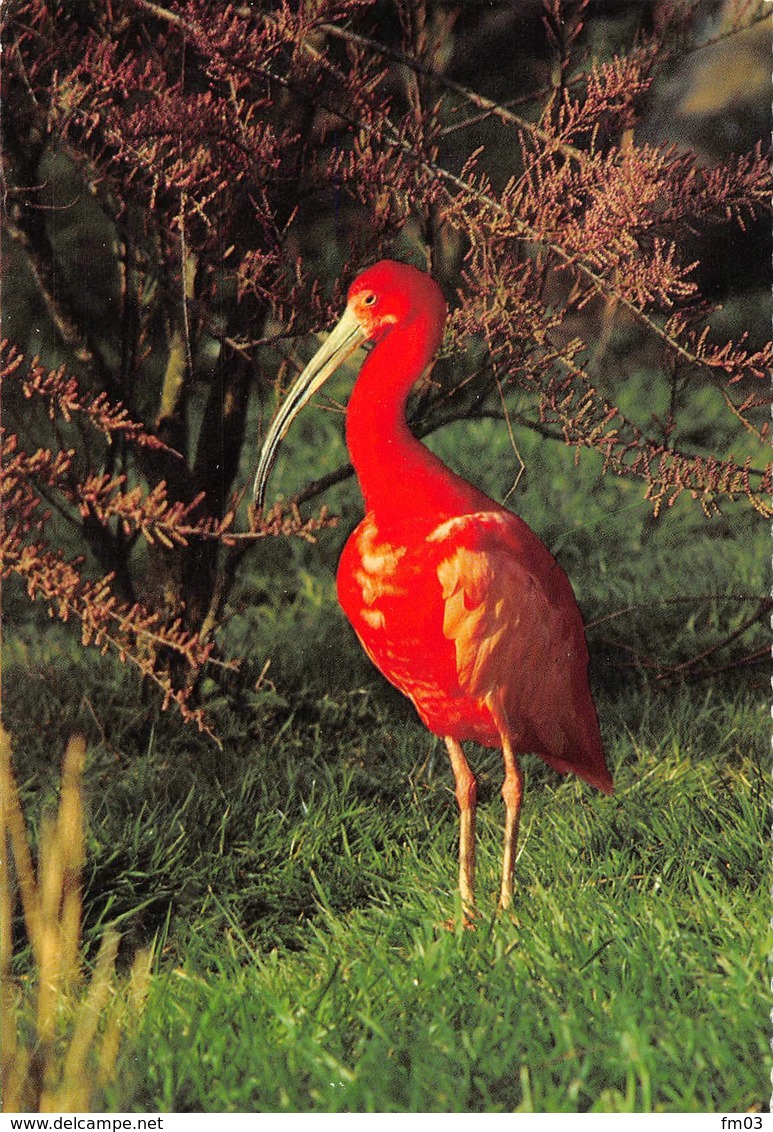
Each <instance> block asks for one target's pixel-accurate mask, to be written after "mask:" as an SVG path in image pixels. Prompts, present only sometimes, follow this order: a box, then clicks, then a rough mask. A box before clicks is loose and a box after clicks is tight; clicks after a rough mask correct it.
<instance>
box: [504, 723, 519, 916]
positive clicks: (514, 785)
mask: <svg viewBox="0 0 773 1132" xmlns="http://www.w3.org/2000/svg"><path fill="white" fill-rule="evenodd" d="M502 755H503V757H504V760H505V780H504V782H503V783H502V797H503V798H504V801H505V848H504V853H503V855H502V888H501V890H500V893H499V907H500V908H509V907H510V904H511V903H512V900H513V873H514V871H515V848H516V845H517V843H518V823H519V821H520V818H521V800H522V798H523V771H522V770H521V768H520V766H519V764H518V757H517V755H516V754H515V752H514V751H513V747H512V744H511V742H510V738H509V736H508V735H507V733H506V732H504V731H503V732H502Z"/></svg>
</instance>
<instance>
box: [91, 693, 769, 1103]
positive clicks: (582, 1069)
mask: <svg viewBox="0 0 773 1132" xmlns="http://www.w3.org/2000/svg"><path fill="white" fill-rule="evenodd" d="M723 718H724V724H722V725H721V726H722V727H724V729H725V731H726V733H725V742H724V743H723V744H721V745H717V726H718V724H719V719H718V713H717V711H716V710H715V709H714V708H713V707H712V704H711V702H710V701H709V702H705V701H704V702H703V703H700V702H698V703H695V702H693V701H692V699H690V698H689V697H686V696H683V695H682V696H679V697H677V698H676V700H675V701H674V702H673V703H672V704H671V705H669V710H668V712H667V713H666V714H665V716H664V715H663V714H662V713H659V714H658V721H657V724H656V723H655V722H654V721H652V720H644V721H642V724H641V727H640V729H639V733H638V735H637V736H635V737H633V738H634V746H635V751H636V753H635V756H634V757H633V758H631V757H630V755H627V756H626V761H625V763H624V764H623V765H622V766H619V767H618V774H617V782H618V793H617V795H616V796H615V797H614V798H602V797H600V796H599V795H596V794H594V793H593V792H591V791H590V790H588V789H586V788H583V787H580V786H579V785H577V784H576V783H574V782H570V781H565V782H559V781H558V780H557V779H555V778H553V777H551V778H550V779H549V780H546V781H543V782H537V783H535V784H534V787H533V790H532V791H531V792H530V793H529V794H528V795H527V804H526V809H525V814H524V831H525V832H524V838H523V851H522V855H521V858H520V860H519V865H518V896H517V901H516V907H515V912H514V914H513V915H512V916H511V915H505V916H500V917H497V916H495V915H494V914H493V910H494V889H495V886H496V873H497V868H498V851H499V819H500V814H499V807H498V803H497V799H496V798H494V797H492V796H491V795H492V794H493V793H494V791H493V788H492V787H493V783H492V782H491V781H490V779H491V778H493V777H494V776H495V768H494V766H493V765H490V764H489V765H487V766H486V767H485V770H486V778H485V781H486V782H487V786H488V789H487V791H486V793H487V795H488V796H487V797H486V798H485V799H484V803H483V817H484V820H483V822H482V830H481V867H480V873H481V905H482V919H481V922H480V924H479V925H478V928H477V930H476V931H464V930H461V929H457V930H455V931H449V930H447V929H446V928H444V927H442V926H440V925H441V922H442V921H443V920H444V918H445V917H446V916H448V914H449V913H450V912H453V911H454V908H453V895H452V890H453V874H454V865H453V848H454V840H455V814H454V804H453V798H452V796H451V794H450V790H449V788H448V785H447V782H444V781H440V780H439V778H440V777H443V778H444V777H445V775H443V776H436V775H434V774H433V775H431V776H429V777H427V775H426V772H424V773H423V774H421V773H419V772H418V770H417V768H416V767H414V768H413V774H412V775H411V774H409V776H408V777H409V778H410V779H411V781H412V790H410V791H408V790H406V791H405V792H404V793H403V796H402V797H395V796H394V795H392V796H391V797H385V796H384V795H383V794H382V795H381V796H379V793H378V790H377V789H376V790H371V791H370V792H369V793H370V797H368V798H367V799H366V798H365V790H364V789H363V785H364V784H361V785H358V778H357V776H356V775H355V774H354V773H353V772H352V769H351V768H346V767H339V768H337V769H336V770H335V771H333V772H330V777H329V778H328V780H327V782H326V783H325V786H326V788H325V789H324V790H321V791H320V792H319V793H317V794H314V793H310V794H309V795H307V797H306V799H305V802H304V804H303V805H301V797H300V795H299V796H298V797H297V800H296V801H297V805H296V806H295V807H293V806H288V810H286V811H285V814H286V815H287V816H286V817H284V818H281V817H279V816H278V815H277V814H276V812H275V814H274V816H273V817H269V818H268V820H263V819H261V820H257V821H256V835H255V837H254V838H253V839H251V841H250V842H249V843H247V842H244V843H241V844H239V843H238V842H237V843H236V844H234V845H232V846H230V847H229V849H228V853H229V855H230V856H232V857H233V858H235V859H237V860H240V861H241V868H242V877H243V884H244V887H242V888H240V889H239V890H236V889H235V888H234V886H233V885H232V886H231V887H229V888H227V889H226V890H225V891H222V890H221V891H219V892H218V891H215V890H213V893H212V895H211V898H210V904H209V911H208V915H207V917H205V918H207V919H208V921H209V929H210V930H209V931H207V932H205V933H204V934H203V935H202V933H201V931H200V929H199V928H197V929H196V932H195V934H194V933H191V936H190V940H189V942H187V943H186V945H185V946H184V947H183V949H182V953H181V955H180V961H179V962H178V963H176V964H175V965H169V966H168V967H167V968H166V969H165V970H164V972H163V974H161V975H159V977H158V979H157V980H156V982H155V984H154V987H153V990H152V992H151V999H150V1004H149V1007H148V1012H147V1016H146V1023H145V1030H144V1033H143V1036H142V1041H141V1044H140V1046H139V1048H133V1049H131V1051H129V1056H127V1066H126V1070H125V1073H124V1074H123V1075H122V1080H123V1087H122V1089H121V1090H120V1091H119V1092H118V1094H117V1095H115V1096H114V1097H113V1098H112V1101H113V1103H114V1104H115V1105H116V1106H117V1107H121V1106H123V1107H131V1106H132V1104H137V1103H138V1102H140V1103H142V1104H146V1105H147V1106H148V1107H151V1108H154V1107H162V1108H167V1109H170V1110H193V1111H199V1110H209V1111H218V1110H236V1111H239V1110H241V1111H251V1110H255V1111H275V1110H276V1111H280V1110H301V1111H347V1110H355V1111H447V1110H452V1111H500V1110H505V1111H506V1110H514V1109H518V1110H522V1111H564V1110H566V1111H575V1110H577V1109H580V1110H594V1111H653V1110H667V1111H690V1110H694V1111H718V1110H730V1111H741V1110H745V1109H747V1108H757V1109H759V1108H760V1107H761V1105H762V1102H763V1101H764V1098H765V1095H766V1092H767V1077H766V1070H765V1065H766V1055H767V1042H766V1037H765V1028H766V1016H767V1007H768V1001H767V999H768V993H767V985H766V980H765V977H764V934H765V919H766V905H767V901H766V899H765V898H764V897H763V896H762V894H761V893H762V888H763V886H762V884H761V860H762V855H763V843H764V822H763V816H764V811H765V795H766V791H765V781H764V777H763V774H762V770H761V768H757V769H756V770H755V769H754V766H753V763H750V761H749V759H748V757H743V758H739V757H738V754H737V748H736V746H735V744H736V743H737V742H739V741H745V737H748V736H749V735H750V733H751V731H752V726H751V720H750V712H749V704H748V703H743V702H738V703H737V704H736V705H735V710H734V711H733V712H729V711H728V712H727V713H723ZM760 723H761V721H760ZM760 730H762V727H761V726H760ZM680 732H681V733H682V734H683V738H679V737H678V736H679V734H680ZM626 746H627V744H626V743H625V742H618V743H617V744H615V746H614V748H613V752H614V754H613V758H614V757H620V756H621V755H622V753H623V751H624V749H625V748H626ZM734 752H735V753H734ZM408 754H409V752H408V751H406V750H404V751H403V756H404V757H407V756H408ZM312 759H313V755H312ZM484 763H485V760H484ZM275 769H276V778H277V779H280V780H281V778H282V777H283V775H282V773H281V771H280V769H279V768H275ZM316 769H317V771H318V772H319V773H320V774H321V775H324V774H325V770H324V767H322V766H318V767H317V768H316ZM398 769H399V768H395V770H398ZM284 774H285V775H286V774H287V770H285V772H284ZM534 777H537V776H536V775H535V776H534ZM285 784H286V783H285ZM373 785H375V784H374V783H373V782H371V786H373ZM277 787H278V782H276V783H275V790H276V792H277V793H278V792H279V791H278V789H277ZM396 793H399V792H396ZM275 800H276V794H275ZM267 802H268V798H264V806H265V805H266V803H267ZM293 810H294V812H288V811H293ZM261 831H262V837H261ZM282 847H284V849H283V848H282ZM219 848H220V847H213V850H212V860H211V862H210V868H211V869H212V870H213V873H212V875H213V876H215V875H217V874H218V864H217V861H218V852H219ZM222 848H223V849H225V846H223V847H222ZM267 859H268V860H267ZM269 862H273V869H272V868H270V867H266V865H267V864H268V863H269ZM222 867H224V866H222V865H221V870H222ZM299 873H300V874H301V875H299ZM279 877H284V878H285V886H286V890H287V901H288V907H287V915H288V918H292V919H294V920H295V921H296V922H297V929H296V930H295V931H294V932H293V933H292V941H291V946H288V943H285V945H277V944H276V943H272V940H271V935H272V932H270V931H267V930H266V923H265V920H264V923H263V924H261V922H260V913H259V912H257V911H256V909H255V904H254V898H255V895H256V894H257V892H261V893H262V894H263V901H264V904H265V906H266V908H268V906H269V905H274V911H275V912H276V904H274V901H276V902H277V904H278V903H281V900H282V894H281V888H282V882H281V881H280V880H279ZM299 887H302V888H305V890H306V906H305V908H301V907H299V905H298V902H297V893H298V890H299ZM250 889H251V890H252V893H250V891H248V890H250ZM291 894H293V895H291ZM251 906H252V911H251V912H250V911H249V909H250V907H251ZM455 911H456V916H457V922H458V919H459V916H458V913H459V909H458V906H457V907H456V909H455ZM264 916H265V912H264ZM215 929H216V930H215ZM288 942H289V941H288Z"/></svg>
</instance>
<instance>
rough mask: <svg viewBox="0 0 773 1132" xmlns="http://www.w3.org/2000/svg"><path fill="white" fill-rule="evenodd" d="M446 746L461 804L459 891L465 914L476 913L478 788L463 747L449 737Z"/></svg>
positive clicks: (457, 797)
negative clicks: (476, 816)
mask: <svg viewBox="0 0 773 1132" xmlns="http://www.w3.org/2000/svg"><path fill="white" fill-rule="evenodd" d="M446 747H447V748H448V754H449V757H450V759H451V769H452V770H453V772H454V778H455V780H456V800H457V802H458V803H459V891H460V893H461V897H462V907H463V909H464V911H465V912H466V913H472V912H474V911H475V810H476V807H477V802H478V786H477V783H476V781H475V775H474V774H473V773H472V771H471V770H470V766H469V763H468V762H467V759H466V758H465V757H464V751H463V750H462V748H461V745H460V744H459V743H457V741H456V739H452V738H451V736H450V735H447V736H446Z"/></svg>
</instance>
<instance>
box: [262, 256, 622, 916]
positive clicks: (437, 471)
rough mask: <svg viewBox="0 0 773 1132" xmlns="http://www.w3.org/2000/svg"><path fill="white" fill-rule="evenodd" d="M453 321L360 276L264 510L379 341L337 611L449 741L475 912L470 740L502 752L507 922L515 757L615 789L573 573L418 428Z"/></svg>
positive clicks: (311, 376)
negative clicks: (349, 374) (430, 369)
mask: <svg viewBox="0 0 773 1132" xmlns="http://www.w3.org/2000/svg"><path fill="white" fill-rule="evenodd" d="M446 313H447V312H446V304H445V300H444V299H443V295H442V293H441V291H440V288H439V287H438V286H437V284H436V283H435V282H434V281H433V280H432V279H431V278H430V277H429V276H428V275H426V274H425V273H424V272H421V271H418V270H417V269H416V268H414V267H410V266H408V265H407V264H402V263H395V262H392V261H390V260H383V261H382V262H381V263H377V264H375V265H374V266H373V267H371V268H368V270H367V271H364V272H363V273H362V274H361V275H360V276H359V277H358V278H357V279H356V280H355V282H354V283H353V284H352V287H351V289H350V291H349V296H348V303H347V306H346V310H345V312H344V315H343V317H342V318H341V321H340V322H339V323H338V325H337V326H336V327H335V329H334V330H333V331H332V333H331V334H330V336H329V337H328V338H327V340H326V341H325V343H324V345H322V347H321V348H320V349H319V350H318V352H317V353H316V354H315V356H314V357H313V358H312V360H311V361H310V362H309V364H308V366H307V367H306V368H305V370H304V371H303V373H302V374H301V375H300V377H299V378H298V380H297V381H296V382H295V384H294V385H293V387H292V389H291V390H290V392H289V394H288V396H287V399H286V401H285V402H284V404H283V405H282V407H281V409H280V410H279V412H278V413H277V416H276V417H275V419H274V421H273V423H272V425H271V428H270V429H269V432H268V435H267V436H266V440H265V443H264V445H263V450H262V452H261V457H260V462H259V465H258V471H257V474H256V477H255V501H256V506H257V507H258V508H260V507H262V505H263V498H264V493H265V487H266V483H267V481H268V477H269V474H270V472H271V467H272V464H273V462H274V458H275V455H276V451H277V448H278V445H279V442H280V441H281V439H282V437H283V436H284V435H285V433H286V432H287V429H288V428H289V426H290V423H291V421H292V420H293V418H294V417H295V415H296V414H297V413H298V412H299V410H300V409H301V408H302V407H303V405H305V404H306V402H307V401H308V400H309V398H310V397H311V396H312V395H313V394H314V393H315V391H316V390H317V389H319V388H320V386H321V385H322V384H323V383H324V382H325V381H326V380H327V379H328V378H329V377H330V375H331V374H332V373H333V372H334V370H335V369H336V368H337V367H338V366H339V365H340V364H341V363H342V362H343V361H344V360H345V359H346V358H347V357H348V356H349V355H350V354H351V353H353V351H354V350H356V349H357V347H358V346H359V345H361V344H362V343H363V342H366V341H370V342H373V343H374V344H375V345H374V348H373V349H372V350H371V352H370V354H369V355H368V357H367V359H366V361H365V363H364V364H363V366H362V369H361V370H360V374H359V377H358V379H357V382H356V384H355V386H354V389H353V391H352V394H351V397H350V399H349V406H348V410H347V414H346V439H347V444H348V447H349V453H350V455H351V460H352V464H353V466H354V468H355V470H356V472H357V476H358V479H359V482H360V487H361V489H362V494H363V496H364V497H365V511H366V514H365V518H364V519H363V521H362V522H361V523H360V525H359V526H358V527H357V529H356V530H355V531H354V533H353V534H352V536H351V537H350V539H349V541H348V542H347V544H346V546H345V547H344V551H343V554H342V555H341V561H340V564H339V567H338V579H337V584H338V598H339V601H340V603H341V606H342V607H343V610H344V612H345V613H346V615H347V617H348V618H349V620H350V621H351V623H352V625H353V627H354V631H355V632H356V634H357V636H358V637H359V639H360V642H361V643H362V646H363V648H364V649H365V651H366V653H367V654H368V656H369V657H370V658H371V660H372V661H373V663H374V664H375V665H376V667H377V668H379V669H380V670H381V672H382V673H383V674H384V675H385V676H386V678H387V679H388V680H390V681H391V682H392V683H393V684H394V685H396V687H398V688H399V689H400V690H401V691H402V692H404V693H405V695H406V696H408V697H409V698H410V699H411V700H412V701H413V703H414V705H415V706H416V710H417V711H418V713H419V715H420V716H421V718H422V720H423V721H424V723H425V724H426V726H427V727H428V728H429V729H430V731H432V732H433V733H434V734H435V735H439V736H441V737H442V738H443V739H444V740H445V744H446V747H447V748H448V753H449V755H450V758H451V767H452V769H453V772H454V778H455V780H456V798H457V801H458V803H459V810H460V817H461V821H460V835H459V887H460V891H461V898H462V903H463V906H464V908H465V910H466V912H467V913H472V912H473V911H474V908H475V809H476V795H477V788H476V782H475V776H474V775H473V773H472V771H471V770H470V767H469V764H468V762H467V759H466V758H465V756H464V752H463V751H462V747H461V744H462V743H463V742H464V741H465V740H468V739H474V740H475V741H476V742H477V743H481V744H483V745H484V746H486V747H500V748H501V750H502V754H503V757H504V764H505V779H504V784H503V786H502V796H503V798H504V802H505V815H506V817H505V844H504V858H503V863H502V884H501V890H500V898H499V903H500V907H502V908H507V907H508V905H509V904H510V903H511V900H512V893H513V868H514V864H515V849H516V842H517V837H518V820H519V816H520V811H521V799H522V796H523V775H522V772H521V769H520V766H519V762H518V756H519V754H523V753H527V752H530V753H532V754H536V755H539V756H540V757H541V758H543V759H544V760H545V762H547V763H548V764H549V765H550V766H552V767H554V768H555V770H557V771H560V772H561V773H562V774H566V773H568V772H569V771H573V772H574V773H575V774H578V775H579V776H580V777H581V778H584V779H585V781H586V782H589V783H591V784H592V785H593V786H597V787H598V788H599V790H603V791H604V792H605V793H611V791H612V779H611V777H610V775H609V771H608V770H607V767H606V764H605V762H604V753H603V750H602V747H601V736H600V734H599V725H598V719H597V717H596V710H595V707H594V704H593V699H592V697H591V693H590V688H589V686H588V675H587V670H588V650H587V646H586V643H585V630H584V627H583V623H582V618H581V616H580V611H579V609H578V608H577V602H576V600H575V597H574V594H573V592H572V587H571V585H570V584H569V580H568V578H567V576H566V574H565V573H564V571H563V570H562V569H561V567H560V566H559V565H558V563H557V562H556V560H555V558H553V556H552V554H551V553H550V552H549V551H548V550H547V549H546V547H545V546H544V545H543V544H542V543H541V542H540V540H539V539H538V538H537V536H536V535H535V534H533V532H532V531H531V530H530V529H529V527H528V526H527V525H526V523H524V522H523V520H522V519H519V518H518V516H517V515H514V514H513V513H512V512H511V511H508V510H507V509H506V508H504V507H502V506H501V505H500V504H499V503H496V502H495V501H494V500H493V499H490V498H489V497H488V496H487V495H484V494H483V492H481V491H478V489H477V488H475V487H473V486H472V484H469V483H467V481H466V480H464V479H462V478H461V477H460V476H457V475H455V474H454V473H453V472H452V471H450V470H449V469H448V468H447V467H446V466H445V464H443V463H442V462H441V461H440V460H439V459H438V458H437V456H435V455H433V453H432V452H430V451H429V449H428V448H426V447H425V446H424V445H423V444H422V443H421V442H420V441H418V440H417V439H416V438H415V437H414V436H413V435H412V433H411V432H410V431H409V429H408V425H407V422H406V414H405V410H406V402H407V400H408V395H409V394H410V392H411V389H412V388H413V386H414V384H415V382H416V381H417V380H418V378H420V377H421V375H422V373H423V371H424V370H425V368H426V367H427V365H428V364H429V362H430V361H431V360H432V358H433V356H434V354H435V351H436V350H437V348H438V346H439V344H440V340H441V337H442V333H443V324H444V322H445V318H446Z"/></svg>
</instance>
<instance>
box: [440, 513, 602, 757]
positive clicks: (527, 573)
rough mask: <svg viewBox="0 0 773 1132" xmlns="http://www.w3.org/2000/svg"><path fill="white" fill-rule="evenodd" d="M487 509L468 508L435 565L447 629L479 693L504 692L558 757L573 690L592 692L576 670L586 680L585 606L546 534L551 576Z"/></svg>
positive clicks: (465, 683)
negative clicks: (486, 516)
mask: <svg viewBox="0 0 773 1132" xmlns="http://www.w3.org/2000/svg"><path fill="white" fill-rule="evenodd" d="M482 518H483V517H482V516H470V517H469V519H470V520H472V519H477V522H476V523H475V524H474V526H473V524H472V522H470V523H469V524H468V527H467V529H466V530H464V529H463V528H462V527H461V526H460V527H459V528H458V529H457V530H456V531H455V532H453V534H454V535H455V537H449V538H448V542H447V545H448V555H447V556H446V557H443V558H442V560H441V561H440V563H439V565H438V579H439V581H440V585H441V587H442V592H443V598H444V601H445V608H444V617H443V632H444V634H445V636H446V637H447V638H448V639H449V640H451V641H453V643H454V647H455V650H456V666H457V675H458V679H459V683H460V686H461V687H462V688H463V689H464V690H465V691H468V692H469V693H471V694H472V695H475V696H477V697H480V698H485V697H487V696H490V695H492V694H494V693H497V694H498V695H500V696H501V697H503V699H504V703H505V705H506V709H507V714H508V716H509V718H510V720H511V722H513V723H515V722H516V720H518V721H522V722H523V724H524V725H526V726H528V728H529V730H530V731H531V732H533V733H534V735H535V736H536V737H537V738H538V739H539V741H540V743H541V744H542V745H543V746H544V747H545V749H546V751H548V752H551V753H553V754H554V755H556V756H558V757H560V756H561V754H562V753H563V752H564V751H565V750H566V749H567V747H568V745H570V744H571V732H572V731H573V730H574V728H573V727H572V724H571V718H572V716H573V714H574V713H575V712H576V711H577V708H578V707H579V704H578V703H577V702H576V698H577V696H578V695H579V696H580V697H581V698H587V693H586V694H585V696H583V690H582V688H581V687H580V686H579V683H578V680H577V675H578V673H579V674H581V675H582V678H583V682H584V680H585V672H586V669H587V659H588V654H587V648H586V645H585V635H584V630H583V626H582V620H581V617H580V613H579V610H578V608H577V605H576V602H575V600H574V595H573V594H572V591H571V587H570V586H569V583H568V581H567V579H566V576H565V575H564V573H563V571H562V570H561V568H560V567H559V566H558V564H557V563H556V562H555V561H554V560H553V559H552V557H551V556H550V555H549V554H548V552H547V551H546V550H545V549H544V547H542V545H541V544H540V557H544V562H542V563H540V565H541V566H544V565H547V566H548V568H549V570H550V574H551V579H550V582H549V584H547V585H546V584H545V581H544V580H543V579H542V578H541V577H540V576H538V573H537V570H536V569H535V568H534V548H533V547H532V546H526V547H525V548H522V547H520V546H519V543H518V540H517V539H513V538H512V537H508V535H509V530H508V529H504V530H503V529H501V527H500V525H499V524H497V523H496V522H494V520H495V519H496V518H497V516H493V517H492V519H491V521H488V522H481V519H482ZM529 533H530V532H529ZM451 534H452V532H450V531H449V536H450V535H451ZM532 537H534V536H532ZM535 542H536V540H535ZM539 573H540V575H542V574H544V570H542V569H541V570H540V571H539Z"/></svg>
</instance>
